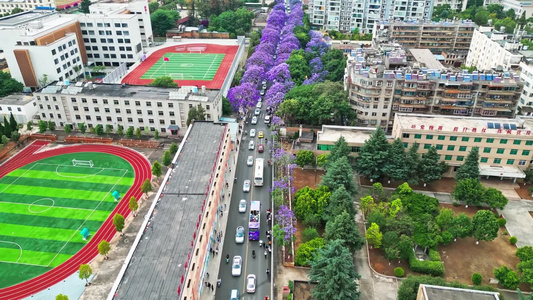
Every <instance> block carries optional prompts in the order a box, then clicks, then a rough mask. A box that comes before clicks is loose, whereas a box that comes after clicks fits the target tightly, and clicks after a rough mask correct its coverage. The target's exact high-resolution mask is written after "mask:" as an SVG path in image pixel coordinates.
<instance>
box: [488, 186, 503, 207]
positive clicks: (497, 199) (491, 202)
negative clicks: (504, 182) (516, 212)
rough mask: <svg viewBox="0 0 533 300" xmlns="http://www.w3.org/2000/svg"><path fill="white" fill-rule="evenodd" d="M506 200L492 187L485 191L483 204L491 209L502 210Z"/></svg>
mask: <svg viewBox="0 0 533 300" xmlns="http://www.w3.org/2000/svg"><path fill="white" fill-rule="evenodd" d="M507 202H508V200H507V198H506V197H505V196H504V195H503V194H502V192H501V191H500V190H498V189H495V188H493V187H489V188H488V189H487V190H485V203H487V205H488V206H490V207H491V208H498V209H503V208H504V207H505V205H507Z"/></svg>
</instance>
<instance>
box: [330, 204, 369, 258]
mask: <svg viewBox="0 0 533 300" xmlns="http://www.w3.org/2000/svg"><path fill="white" fill-rule="evenodd" d="M324 240H326V242H330V241H334V240H343V241H344V243H345V245H346V246H348V248H350V250H351V251H352V252H354V251H357V250H360V249H361V248H362V247H363V245H364V244H365V239H364V238H362V237H361V234H360V233H359V230H358V229H357V223H355V220H354V217H353V216H352V215H350V214H349V213H348V212H346V211H344V212H342V213H341V214H339V215H337V216H336V217H335V218H334V219H333V220H331V221H329V222H327V223H326V231H325V233H324Z"/></svg>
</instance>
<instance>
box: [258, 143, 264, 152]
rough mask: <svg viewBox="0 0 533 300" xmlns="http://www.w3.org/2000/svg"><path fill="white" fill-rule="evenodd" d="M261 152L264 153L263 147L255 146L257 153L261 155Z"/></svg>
mask: <svg viewBox="0 0 533 300" xmlns="http://www.w3.org/2000/svg"><path fill="white" fill-rule="evenodd" d="M263 151H265V146H263V145H259V146H257V152H259V153H263Z"/></svg>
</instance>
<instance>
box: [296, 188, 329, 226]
mask: <svg viewBox="0 0 533 300" xmlns="http://www.w3.org/2000/svg"><path fill="white" fill-rule="evenodd" d="M330 195H331V193H330V192H329V189H328V188H327V187H325V186H321V187H318V188H316V189H311V188H309V187H304V188H302V189H300V190H298V191H297V192H296V194H295V195H294V201H293V203H294V204H293V211H294V215H295V216H296V218H298V219H299V220H302V222H303V223H304V224H305V225H306V226H313V227H319V226H321V225H323V221H324V219H323V217H325V214H324V210H325V208H326V207H327V206H328V202H329V198H330Z"/></svg>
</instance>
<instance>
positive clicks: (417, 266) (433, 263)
mask: <svg viewBox="0 0 533 300" xmlns="http://www.w3.org/2000/svg"><path fill="white" fill-rule="evenodd" d="M432 251H433V252H432ZM429 258H430V260H429V261H428V260H418V259H417V258H416V256H415V252H414V251H413V252H412V253H411V256H409V267H410V269H411V271H414V272H418V273H422V274H429V275H433V276H442V275H443V274H444V264H443V263H442V261H441V260H440V255H439V252H438V251H435V250H430V251H429Z"/></svg>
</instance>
